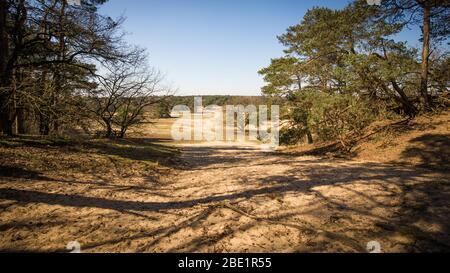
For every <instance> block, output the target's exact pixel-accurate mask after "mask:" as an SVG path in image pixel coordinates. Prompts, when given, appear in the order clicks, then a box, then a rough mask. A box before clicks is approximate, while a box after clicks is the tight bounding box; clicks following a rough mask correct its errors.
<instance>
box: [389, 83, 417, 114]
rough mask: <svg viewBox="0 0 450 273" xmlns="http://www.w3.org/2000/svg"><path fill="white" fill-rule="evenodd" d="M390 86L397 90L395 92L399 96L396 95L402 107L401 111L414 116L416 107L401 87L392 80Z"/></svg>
mask: <svg viewBox="0 0 450 273" xmlns="http://www.w3.org/2000/svg"><path fill="white" fill-rule="evenodd" d="M391 83H392V87H393V88H394V90H395V91H396V92H397V94H398V95H399V96H400V97H397V100H398V101H399V103H400V104H401V105H402V107H403V111H405V113H406V114H407V115H408V116H410V117H415V116H416V115H417V108H416V107H415V106H414V104H413V103H412V102H411V101H410V100H409V98H408V96H407V95H406V94H405V92H404V91H403V89H402V88H401V87H400V86H399V85H398V84H397V82H396V81H394V80H392V81H391Z"/></svg>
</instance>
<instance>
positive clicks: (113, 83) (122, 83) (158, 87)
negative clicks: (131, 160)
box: [89, 50, 170, 138]
mask: <svg viewBox="0 0 450 273" xmlns="http://www.w3.org/2000/svg"><path fill="white" fill-rule="evenodd" d="M130 56H132V57H131V58H130V59H129V60H128V61H126V62H123V61H113V62H107V63H104V64H103V67H102V68H101V70H102V71H103V73H100V74H99V75H97V76H96V78H97V82H98V86H97V88H95V89H93V90H90V91H89V98H90V101H91V103H92V104H93V107H92V109H91V112H92V113H93V114H94V116H95V118H96V120H97V121H99V122H100V123H101V124H102V125H103V126H104V127H105V136H106V137H119V138H123V137H125V134H126V133H127V131H128V129H129V128H130V127H131V126H135V125H137V124H139V123H141V122H142V121H143V119H144V110H145V108H146V107H148V106H150V105H154V104H157V103H159V102H161V101H162V100H164V99H165V98H166V97H167V96H168V95H169V93H170V91H169V89H168V88H165V87H164V86H163V85H162V81H163V76H162V75H161V73H160V72H159V71H157V70H155V69H154V68H150V67H149V66H148V65H147V58H146V56H145V52H144V51H139V50H137V51H135V53H134V54H131V55H130ZM115 128H117V131H115Z"/></svg>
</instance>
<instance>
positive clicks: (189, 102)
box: [148, 95, 269, 118]
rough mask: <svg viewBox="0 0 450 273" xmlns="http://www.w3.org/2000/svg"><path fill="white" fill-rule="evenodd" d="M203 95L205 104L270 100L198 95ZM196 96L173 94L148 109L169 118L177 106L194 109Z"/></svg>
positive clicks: (256, 102) (250, 103)
mask: <svg viewBox="0 0 450 273" xmlns="http://www.w3.org/2000/svg"><path fill="white" fill-rule="evenodd" d="M198 97H202V102H203V106H204V107H206V106H212V105H217V106H227V105H234V106H236V105H243V106H248V105H255V106H259V105H267V104H268V103H269V100H268V99H267V98H266V97H263V96H214V95H207V96H198ZM194 98H195V96H172V97H169V98H166V99H165V100H163V101H161V102H160V103H158V104H157V105H156V107H152V109H148V111H150V112H153V116H154V117H157V118H168V117H170V113H171V111H172V109H173V108H174V107H175V106H178V105H185V106H188V107H189V108H190V109H191V111H193V110H194Z"/></svg>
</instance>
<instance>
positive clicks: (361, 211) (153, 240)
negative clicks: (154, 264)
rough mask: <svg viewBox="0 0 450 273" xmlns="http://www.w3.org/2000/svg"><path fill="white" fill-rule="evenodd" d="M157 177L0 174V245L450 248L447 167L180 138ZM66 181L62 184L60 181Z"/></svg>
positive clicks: (94, 248)
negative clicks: (177, 152) (171, 165)
mask: <svg viewBox="0 0 450 273" xmlns="http://www.w3.org/2000/svg"><path fill="white" fill-rule="evenodd" d="M182 149H183V154H182V156H181V161H180V162H179V167H180V168H179V169H178V170H176V171H175V172H174V173H173V174H172V175H170V176H169V177H165V178H163V180H162V181H159V182H155V181H153V180H150V179H149V178H145V177H131V178H127V179H124V178H120V179H117V181H109V182H108V183H107V184H105V183H98V182H95V181H92V180H86V181H81V180H76V181H74V180H71V181H63V180H59V179H53V180H51V181H45V179H44V180H43V181H30V180H24V181H15V182H14V183H11V182H2V183H1V184H0V197H1V198H0V200H2V202H0V205H1V214H0V215H1V220H2V223H1V226H0V230H1V231H2V235H1V236H0V249H1V250H3V251H64V249H65V246H66V244H67V242H69V241H78V242H80V244H81V247H82V251H85V252H185V251H188V252H336V251H337V252H349V251H350V252H362V251H365V249H366V246H367V243H368V242H370V241H377V242H379V243H380V245H381V247H382V250H383V251H386V252H412V251H439V250H441V251H442V250H446V251H448V250H449V249H450V248H449V245H450V239H449V234H450V233H449V230H450V228H449V226H450V221H449V216H448V215H450V214H449V208H450V206H449V205H450V204H449V202H450V198H449V197H450V196H449V180H448V173H447V174H445V173H440V172H436V171H434V172H433V171H427V170H423V169H417V168H413V167H404V166H395V165H388V164H379V163H370V162H353V161H331V160H323V159H318V158H313V157H288V156H281V155H278V154H269V153H264V152H262V151H261V150H260V149H259V148H258V146H255V145H252V144H242V145H234V146H233V145H223V144H220V143H216V144H209V145H184V146H182ZM62 186H64V187H62Z"/></svg>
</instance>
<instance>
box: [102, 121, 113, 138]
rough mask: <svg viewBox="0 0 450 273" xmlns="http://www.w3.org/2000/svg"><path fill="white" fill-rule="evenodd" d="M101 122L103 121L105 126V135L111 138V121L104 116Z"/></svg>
mask: <svg viewBox="0 0 450 273" xmlns="http://www.w3.org/2000/svg"><path fill="white" fill-rule="evenodd" d="M103 122H104V123H105V126H106V133H105V137H107V138H111V137H112V135H113V130H112V125H111V121H110V120H108V119H106V118H104V119H103Z"/></svg>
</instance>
